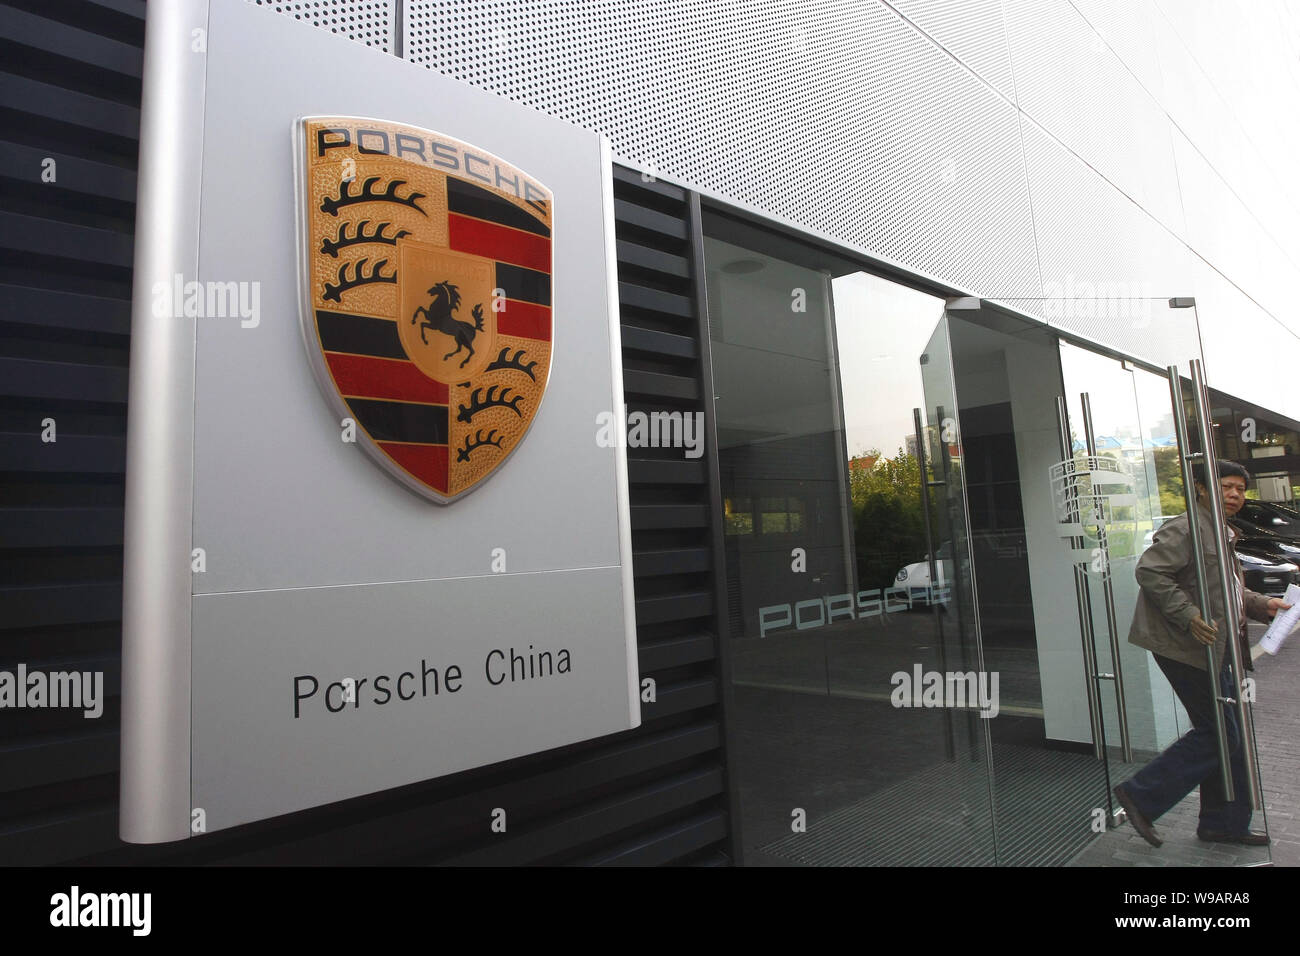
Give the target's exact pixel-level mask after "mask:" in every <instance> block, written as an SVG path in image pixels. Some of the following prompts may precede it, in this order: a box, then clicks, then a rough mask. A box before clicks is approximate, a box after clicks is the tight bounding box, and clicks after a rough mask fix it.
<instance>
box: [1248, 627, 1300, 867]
mask: <svg viewBox="0 0 1300 956" xmlns="http://www.w3.org/2000/svg"><path fill="white" fill-rule="evenodd" d="M1257 628H1258V629H1257ZM1251 631H1252V634H1251V641H1252V642H1254V641H1258V640H1259V638H1260V636H1261V635H1262V634H1263V631H1264V629H1263V626H1262V625H1251ZM1255 683H1256V685H1257V689H1258V699H1257V701H1256V704H1255V739H1256V740H1257V741H1258V742H1259V765H1260V767H1259V772H1260V779H1261V780H1262V781H1263V783H1264V806H1265V812H1266V813H1267V814H1268V832H1269V835H1270V836H1272V837H1273V863H1274V864H1275V865H1277V866H1300V634H1293V635H1291V637H1290V638H1289V639H1288V640H1287V642H1286V644H1284V645H1283V646H1282V650H1281V651H1279V652H1278V655H1277V656H1276V657H1270V656H1269V655H1267V654H1264V655H1263V656H1261V657H1259V658H1257V659H1256V661H1255Z"/></svg>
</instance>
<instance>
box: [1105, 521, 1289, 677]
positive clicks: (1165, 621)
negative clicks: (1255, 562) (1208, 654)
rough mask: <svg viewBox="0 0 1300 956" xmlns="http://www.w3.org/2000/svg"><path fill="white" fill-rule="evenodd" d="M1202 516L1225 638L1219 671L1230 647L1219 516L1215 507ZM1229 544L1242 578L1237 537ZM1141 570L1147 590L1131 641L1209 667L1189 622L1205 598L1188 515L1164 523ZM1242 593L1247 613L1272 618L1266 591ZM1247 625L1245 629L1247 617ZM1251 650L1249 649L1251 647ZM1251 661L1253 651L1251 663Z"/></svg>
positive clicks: (1216, 612)
mask: <svg viewBox="0 0 1300 956" xmlns="http://www.w3.org/2000/svg"><path fill="white" fill-rule="evenodd" d="M1197 514H1198V518H1199V520H1198V524H1199V526H1200V531H1201V548H1202V550H1203V551H1204V554H1205V580H1206V583H1207V585H1208V586H1209V589H1210V616H1211V618H1213V620H1214V622H1215V624H1217V625H1218V628H1219V636H1218V638H1217V639H1216V640H1215V642H1214V661H1215V666H1216V669H1217V668H1220V667H1222V666H1223V655H1224V653H1225V652H1226V650H1227V644H1226V643H1225V639H1226V637H1227V623H1226V615H1225V614H1224V613H1223V593H1222V591H1223V589H1222V588H1220V587H1219V561H1218V555H1217V553H1216V549H1215V544H1214V517H1213V515H1211V514H1210V509H1209V508H1199V509H1198V510H1197ZM1229 548H1230V550H1231V551H1232V570H1233V573H1234V574H1235V575H1236V576H1237V580H1238V581H1239V582H1241V581H1242V580H1243V579H1242V576H1241V562H1240V561H1238V560H1237V552H1236V545H1235V538H1233V539H1232V543H1230V544H1229ZM1136 574H1137V581H1138V584H1139V585H1140V586H1141V591H1140V592H1139V593H1138V602H1137V608H1136V609H1135V610H1134V612H1133V626H1132V627H1131V628H1130V629H1129V634H1128V639H1129V643H1130V644H1136V645H1137V646H1138V647H1145V648H1146V649H1147V650H1149V651H1151V652H1152V653H1155V654H1160V655H1162V656H1164V657H1169V658H1173V659H1174V660H1176V661H1181V662H1182V663H1184V664H1191V665H1192V666H1193V667H1199V668H1200V669H1201V670H1205V645H1204V644H1202V643H1201V642H1200V641H1198V640H1197V639H1196V638H1194V637H1193V636H1192V632H1191V629H1190V626H1189V625H1190V623H1191V620H1192V618H1194V617H1195V616H1196V615H1197V614H1198V613H1200V602H1199V601H1198V600H1197V595H1198V591H1197V588H1196V566H1195V565H1194V564H1193V563H1192V541H1191V536H1190V535H1189V534H1188V522H1187V515H1185V514H1184V515H1179V516H1178V517H1177V518H1174V519H1172V520H1170V521H1166V522H1165V523H1164V524H1163V525H1161V527H1160V530H1158V531H1157V532H1156V533H1155V536H1154V538H1153V540H1152V544H1151V547H1149V548H1147V550H1146V552H1145V553H1144V554H1143V555H1142V557H1141V558H1139V559H1138V563H1137V570H1136ZM1242 597H1243V603H1244V604H1245V608H1244V610H1245V612H1246V617H1251V618H1254V619H1255V620H1257V621H1270V620H1272V618H1270V617H1269V615H1268V598H1267V597H1266V596H1265V595H1263V594H1258V593H1256V592H1255V591H1251V590H1248V589H1247V588H1246V587H1245V585H1244V583H1243V584H1242ZM1242 627H1243V629H1244V628H1245V621H1244V620H1243V621H1242ZM1239 639H1240V638H1239ZM1244 643H1245V642H1244V641H1243V644H1244ZM1246 650H1247V651H1248V650H1249V647H1248V645H1247V646H1246ZM1249 660H1250V655H1249V653H1247V654H1246V656H1245V661H1247V662H1248V661H1249Z"/></svg>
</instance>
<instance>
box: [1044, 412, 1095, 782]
mask: <svg viewBox="0 0 1300 956" xmlns="http://www.w3.org/2000/svg"><path fill="white" fill-rule="evenodd" d="M1056 424H1057V428H1058V429H1059V431H1060V439H1061V461H1066V460H1067V459H1068V460H1073V458H1074V446H1073V442H1072V440H1071V438H1070V419H1069V415H1068V413H1067V412H1066V409H1065V399H1064V398H1063V397H1061V396H1059V395H1058V396H1057V397H1056ZM1067 487H1068V488H1069V489H1070V491H1069V494H1070V496H1071V498H1072V499H1073V501H1074V502H1075V505H1074V513H1075V514H1076V515H1077V514H1078V513H1079V509H1078V500H1079V489H1078V487H1077V486H1076V485H1075V484H1074V483H1073V482H1070V483H1069V484H1068V485H1067ZM1080 544H1082V541H1081V540H1080V539H1079V538H1077V537H1075V538H1071V539H1070V549H1071V552H1072V556H1071V561H1070V564H1071V567H1072V569H1073V572H1074V599H1075V602H1076V603H1077V604H1078V606H1079V636H1080V638H1081V639H1082V640H1083V669H1084V672H1085V673H1084V677H1085V680H1084V687H1085V688H1086V690H1087V693H1088V723H1089V725H1090V726H1091V727H1092V755H1093V756H1094V757H1096V758H1097V759H1098V760H1101V759H1103V756H1104V753H1105V749H1104V748H1105V744H1106V729H1105V725H1104V724H1103V723H1102V716H1101V694H1100V692H1099V691H1098V689H1097V648H1096V646H1095V644H1094V642H1095V640H1096V638H1095V636H1094V635H1093V630H1092V595H1091V594H1090V593H1089V591H1088V578H1087V574H1086V572H1085V571H1084V570H1083V568H1081V567H1079V562H1078V561H1077V560H1075V559H1074V555H1073V552H1074V551H1076V550H1077V549H1078V547H1079V545H1080Z"/></svg>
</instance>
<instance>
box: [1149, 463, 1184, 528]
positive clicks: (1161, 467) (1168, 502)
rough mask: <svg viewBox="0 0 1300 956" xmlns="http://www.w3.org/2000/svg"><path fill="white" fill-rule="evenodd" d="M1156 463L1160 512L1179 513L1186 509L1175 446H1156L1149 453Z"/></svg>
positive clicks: (1181, 473) (1181, 472)
mask: <svg viewBox="0 0 1300 956" xmlns="http://www.w3.org/2000/svg"><path fill="white" fill-rule="evenodd" d="M1151 456H1152V457H1153V458H1154V459H1155V463H1156V488H1157V489H1159V491H1160V513H1161V514H1165V515H1180V514H1182V513H1183V512H1184V511H1186V510H1187V502H1186V500H1185V499H1184V498H1183V465H1182V462H1180V461H1179V460H1178V449H1177V447H1174V446H1171V447H1169V448H1157V449H1156V450H1155V451H1153V452H1152V453H1151Z"/></svg>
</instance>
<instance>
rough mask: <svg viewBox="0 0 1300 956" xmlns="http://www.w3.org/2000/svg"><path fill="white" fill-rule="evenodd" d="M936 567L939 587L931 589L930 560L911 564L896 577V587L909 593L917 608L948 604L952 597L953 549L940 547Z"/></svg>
mask: <svg viewBox="0 0 1300 956" xmlns="http://www.w3.org/2000/svg"><path fill="white" fill-rule="evenodd" d="M935 567H936V568H937V569H938V572H939V582H938V586H937V587H934V588H931V587H930V559H929V555H927V556H926V560H924V561H918V562H916V563H915V564H909V565H908V566H907V567H905V568H903V569H902V570H900V571H899V572H898V573H897V574H896V575H894V587H895V588H898V589H904V590H906V591H907V596H908V600H909V602H910V603H911V604H912V605H913V606H914V607H915V606H917V605H920V606H922V607H925V606H927V605H929V604H931V603H935V604H947V603H948V598H949V597H950V594H949V590H948V585H949V583H950V582H951V581H952V549H951V548H950V547H949V546H948V545H946V544H945V545H942V546H940V548H939V550H938V552H937V553H936V554H935Z"/></svg>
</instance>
